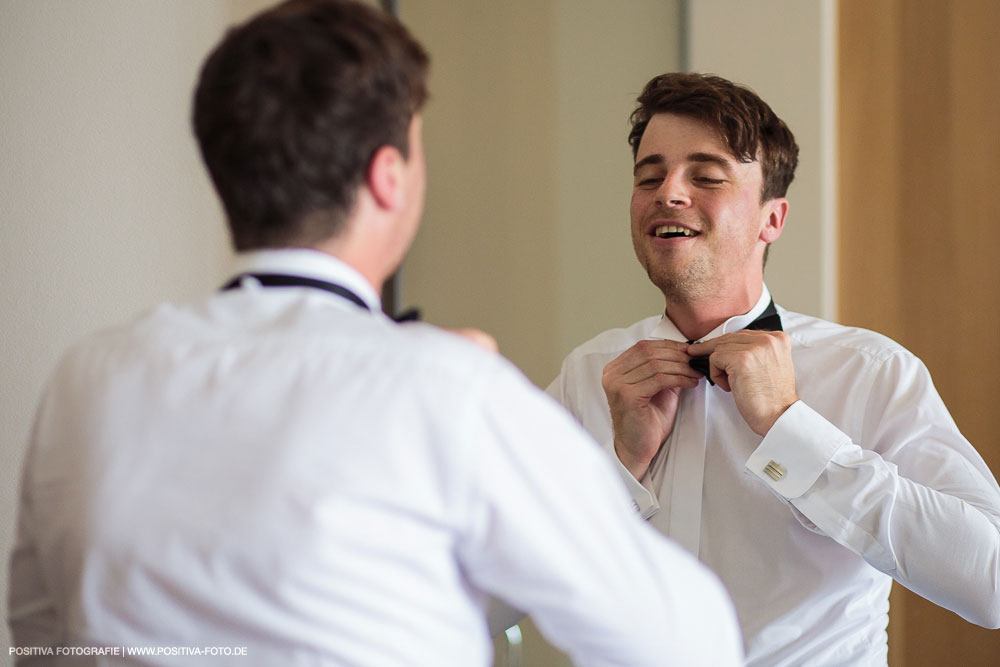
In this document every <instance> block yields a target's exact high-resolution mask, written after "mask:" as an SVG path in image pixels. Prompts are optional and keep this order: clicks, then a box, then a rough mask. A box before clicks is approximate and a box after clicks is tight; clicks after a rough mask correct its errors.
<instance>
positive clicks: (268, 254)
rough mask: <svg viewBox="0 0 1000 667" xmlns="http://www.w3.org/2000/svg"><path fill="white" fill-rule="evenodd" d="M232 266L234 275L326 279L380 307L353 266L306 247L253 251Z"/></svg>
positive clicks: (243, 255) (367, 283)
mask: <svg viewBox="0 0 1000 667" xmlns="http://www.w3.org/2000/svg"><path fill="white" fill-rule="evenodd" d="M233 266H234V269H235V272H236V274H241V273H278V274H283V275H292V276H303V277H307V278H316V279H318V280H326V281H328V282H332V283H336V284H338V285H341V286H343V287H346V288H347V289H349V290H351V291H352V292H354V293H355V294H357V295H358V296H359V297H361V300H362V301H364V302H365V303H366V304H367V305H368V307H369V308H371V310H372V312H379V311H381V310H382V299H381V298H380V297H379V295H378V293H377V292H376V291H375V288H373V287H372V286H371V283H369V282H368V281H367V280H366V279H365V277H364V276H362V275H361V274H360V273H359V272H358V271H357V269H355V268H354V267H352V266H351V265H350V264H348V263H346V262H344V261H343V260H340V259H337V258H336V257H334V256H332V255H328V254H327V253H325V252H320V251H319V250H310V249H306V248H288V249H281V250H255V251H252V252H245V253H240V254H238V255H236V259H235V261H234V265H233Z"/></svg>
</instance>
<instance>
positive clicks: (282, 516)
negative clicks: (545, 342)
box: [9, 0, 741, 667]
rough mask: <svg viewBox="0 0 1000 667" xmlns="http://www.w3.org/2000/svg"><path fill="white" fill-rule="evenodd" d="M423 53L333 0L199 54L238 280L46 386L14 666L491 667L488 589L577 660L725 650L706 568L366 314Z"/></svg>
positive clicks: (413, 207) (619, 493) (554, 448)
mask: <svg viewBox="0 0 1000 667" xmlns="http://www.w3.org/2000/svg"><path fill="white" fill-rule="evenodd" d="M427 63H428V59H427V56H426V54H425V53H424V51H423V49H422V48H421V46H420V45H419V44H418V43H417V42H416V41H415V40H414V39H413V38H412V37H411V36H410V35H409V33H408V32H407V31H406V30H405V28H404V27H403V26H402V25H401V24H399V23H398V22H397V21H396V20H395V19H393V18H392V17H390V16H388V15H385V14H383V13H382V12H379V11H378V10H375V9H373V8H371V7H367V6H365V5H364V4H361V3H355V2H349V1H347V0H301V1H292V2H288V3H285V4H282V5H279V6H278V7H275V8H274V9H271V10H269V11H266V12H264V13H262V14H260V15H259V16H257V17H255V18H254V19H252V20H250V21H248V22H247V23H245V24H243V25H241V26H239V27H237V28H235V29H233V30H231V31H230V32H229V33H228V34H227V35H226V36H225V38H224V39H223V40H222V42H221V43H220V44H219V45H218V46H217V47H216V49H215V50H214V51H213V53H212V54H211V55H210V56H209V58H208V60H207V61H206V63H205V65H204V67H203V69H202V72H201V77H200V80H199V83H198V86H197V90H196V94H195V102H194V126H195V132H196V134H197V137H198V141H199V145H200V147H201V151H202V155H203V158H204V161H205V163H206V165H207V167H208V170H209V172H210V174H211V176H212V180H213V182H214V184H215V187H216V189H217V191H218V193H219V195H220V198H221V200H222V202H223V205H224V208H225V212H226V217H227V219H228V223H229V226H230V231H231V236H232V240H233V243H234V245H235V247H236V249H237V250H238V251H239V256H238V262H239V264H240V271H239V272H238V274H237V276H236V277H235V278H234V279H233V280H232V281H231V282H230V283H229V284H228V285H227V286H226V288H225V289H223V290H219V291H217V292H215V293H213V294H211V295H210V296H208V297H206V298H204V299H201V300H199V301H196V302H193V303H188V304H180V305H178V304H163V305H161V306H159V307H157V308H155V309H154V310H152V311H151V312H150V313H148V314H147V315H145V316H143V317H141V318H139V319H138V320H137V321H136V322H134V323H132V324H129V325H125V326H121V327H118V328H113V329H110V330H108V331H104V332H101V333H99V334H97V335H93V336H90V337H88V338H87V339H85V340H84V341H82V342H81V343H79V344H78V345H77V346H75V347H74V348H73V350H72V351H71V352H70V353H69V354H68V355H67V356H66V357H65V358H64V359H63V360H62V362H61V363H60V364H59V366H58V368H57V370H56V372H55V374H54V376H53V377H52V378H51V380H50V382H49V384H48V387H47V390H46V392H45V395H44V397H43V399H42V402H41V405H40V407H39V410H38V414H37V417H36V422H35V427H34V430H33V434H32V437H31V442H30V447H29V451H28V454H27V458H26V462H25V468H24V473H23V478H22V479H23V481H22V491H21V506H20V513H19V529H18V541H17V545H16V547H15V550H14V553H13V555H12V558H11V582H12V590H11V597H10V615H9V619H10V624H11V628H12V631H13V636H14V641H15V646H16V647H17V648H18V649H19V651H20V654H21V655H22V656H28V657H30V656H32V655H37V656H39V657H40V658H41V661H40V662H42V663H49V662H58V660H57V658H58V657H59V656H60V654H64V653H67V652H69V653H71V654H72V655H79V654H82V653H86V652H87V650H89V652H90V653H97V652H99V651H103V652H105V653H104V656H103V657H100V658H89V659H88V660H89V661H92V662H97V663H99V664H118V663H126V664H131V663H133V662H137V661H139V660H140V659H139V658H137V657H130V656H133V654H132V653H129V652H127V651H135V650H137V649H143V650H145V651H146V654H145V656H144V657H143V658H142V661H143V663H144V664H185V665H187V664H202V663H205V664H215V663H219V662H224V663H232V664H254V665H300V664H310V665H312V664H325V665H378V666H380V667H381V666H384V665H406V666H413V665H427V666H433V667H440V666H442V665H461V666H466V665H484V664H487V663H488V662H489V660H490V656H491V653H492V647H491V643H490V639H489V636H488V633H487V630H486V624H485V621H484V616H483V607H484V604H485V596H486V594H487V593H492V594H494V595H497V596H499V597H501V598H503V599H505V600H507V601H509V602H511V603H512V604H514V605H516V606H518V607H519V608H522V609H524V610H526V611H527V612H529V613H531V614H533V615H534V616H535V618H536V620H537V623H538V626H539V627H540V628H541V629H542V631H543V632H544V633H545V634H546V635H547V636H548V637H549V638H550V639H551V640H552V641H553V642H554V643H555V644H556V645H557V646H560V647H561V648H563V649H564V650H566V651H567V652H569V653H570V654H571V655H572V656H573V659H574V660H575V661H576V662H577V664H580V665H662V664H676V665H706V666H710V665H736V664H738V663H739V662H740V657H741V647H740V641H739V636H738V630H737V628H736V623H735V617H734V615H733V613H732V608H731V605H730V603H729V600H728V597H727V596H726V594H725V592H724V591H723V589H722V587H721V586H720V585H719V584H718V581H717V579H716V578H715V577H714V575H712V574H711V573H710V572H709V571H708V570H707V569H706V568H704V567H703V566H702V565H700V564H699V563H697V561H696V560H695V559H693V558H691V557H690V556H689V555H688V554H686V553H684V552H683V551H682V550H680V549H679V548H677V547H675V546H673V545H671V544H670V543H669V542H668V541H667V540H664V539H662V538H661V537H660V536H658V535H656V534H655V531H652V530H650V529H649V528H648V527H646V526H644V525H642V522H641V521H640V520H639V518H638V517H636V516H634V514H633V513H632V512H631V511H630V510H629V508H628V496H627V494H626V493H624V490H623V489H622V487H621V482H620V480H618V479H617V478H616V475H615V473H614V470H613V469H612V468H611V467H610V466H608V463H607V461H606V460H605V458H604V457H603V455H602V454H601V453H600V451H599V449H598V448H597V447H596V446H594V445H593V443H592V441H590V439H589V438H588V437H587V435H586V434H585V433H584V431H583V430H582V429H580V428H579V426H578V425H576V424H575V423H574V422H573V420H572V419H571V418H570V417H569V416H568V415H566V414H565V412H564V411H563V410H561V409H560V408H558V406H556V405H555V404H554V403H553V402H552V401H551V400H550V399H548V397H546V396H544V395H543V394H542V393H541V392H538V391H537V390H536V389H534V388H532V387H531V385H530V383H529V382H528V381H527V380H526V379H525V378H524V377H523V376H521V375H520V374H519V373H517V372H516V371H515V369H514V368H513V367H512V366H511V365H510V364H509V363H507V362H506V361H505V360H503V359H502V358H501V357H500V356H499V355H496V354H493V353H492V352H489V351H486V350H483V349H481V348H480V347H477V346H476V345H474V344H472V343H469V342H468V341H465V340H462V339H461V338H458V337H456V336H454V335H451V334H448V333H445V332H442V331H439V330H437V329H434V328H432V327H429V326H426V325H419V324H416V325H407V326H405V327H403V326H398V325H397V324H395V323H394V322H392V321H391V320H389V319H388V318H386V317H385V316H383V315H382V314H381V312H380V308H379V306H380V304H379V297H378V294H379V290H380V288H381V286H382V283H383V281H384V280H385V279H386V277H387V276H389V275H390V274H391V273H392V272H393V271H394V270H395V269H396V268H397V266H398V265H399V263H400V261H401V260H402V258H403V256H404V254H405V252H406V250H407V248H408V247H409V245H410V242H411V241H412V239H413V236H414V234H415V232H416V229H417V226H418V223H419V219H420V215H421V210H422V205H423V198H424V189H425V167H424V156H423V151H422V146H421V115H420V111H421V108H422V106H423V102H424V100H425V97H426V92H425V80H426V70H427ZM581 481H582V482H583V485H582V486H581V485H580V483H581ZM581 488H585V489H586V493H585V494H583V495H581V494H580V492H579V491H580V489H581ZM203 647H215V648H216V649H218V650H219V651H218V652H216V653H215V654H212V655H210V656H209V657H204V656H202V657H200V658H199V657H192V656H191V655H189V654H188V653H185V651H191V650H194V649H199V648H203ZM119 649H121V650H122V651H126V653H124V654H121V653H119V654H118V655H117V656H116V655H115V653H114V652H115V651H117V650H119ZM151 649H152V650H155V651H157V652H154V653H153V654H152V655H151V654H150V653H149V650H151ZM74 651H75V653H73V652H74ZM109 654H110V655H109ZM213 656H214V657H213ZM74 664H76V663H74Z"/></svg>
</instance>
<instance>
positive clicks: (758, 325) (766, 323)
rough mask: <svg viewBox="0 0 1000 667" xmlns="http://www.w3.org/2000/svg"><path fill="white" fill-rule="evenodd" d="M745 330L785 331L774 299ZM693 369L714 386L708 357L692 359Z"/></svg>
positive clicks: (690, 363) (690, 362)
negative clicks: (709, 372)
mask: <svg viewBox="0 0 1000 667" xmlns="http://www.w3.org/2000/svg"><path fill="white" fill-rule="evenodd" d="M743 330H744V331H746V330H750V331H784V329H783V328H782V327H781V316H780V315H778V309H777V308H775V307H774V299H771V303H769V304H767V308H765V309H764V312H762V313H761V314H760V315H758V316H757V319H755V320H754V321H753V322H751V323H750V324H748V325H746V326H745V327H743ZM694 342H696V341H693V340H689V341H688V343H694ZM688 364H689V365H690V366H691V368H693V369H695V370H696V371H698V372H699V373H701V374H702V375H704V376H705V378H706V379H707V380H708V383H709V384H711V385H714V384H715V383H714V382H712V378H711V377H709V375H708V369H709V363H708V355H707V354H706V355H702V356H700V357H691V361H689V362H688Z"/></svg>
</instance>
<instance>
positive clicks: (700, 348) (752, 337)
mask: <svg viewBox="0 0 1000 667" xmlns="http://www.w3.org/2000/svg"><path fill="white" fill-rule="evenodd" d="M783 335H785V334H784V333H783V332H781V331H754V330H747V329H744V330H742V331H734V332H732V333H727V334H722V335H721V336H717V337H715V338H712V339H710V340H706V341H702V342H700V343H692V344H691V345H690V346H689V347H688V354H690V355H691V356H695V357H701V356H707V355H710V354H713V353H714V352H715V351H716V350H717V349H719V348H720V347H725V346H737V347H739V346H743V347H752V346H754V345H760V344H771V343H772V342H773V339H775V338H779V339H780V338H781V337H782V336H783Z"/></svg>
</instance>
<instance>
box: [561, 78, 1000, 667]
mask: <svg viewBox="0 0 1000 667" xmlns="http://www.w3.org/2000/svg"><path fill="white" fill-rule="evenodd" d="M631 121H632V130H631V133H630V135H629V143H630V145H631V147H632V151H633V157H634V184H633V191H632V202H631V208H630V213H631V229H632V241H633V245H634V248H635V252H636V255H637V257H638V259H639V262H640V264H641V265H642V266H643V268H645V269H646V272H647V273H648V275H649V278H650V280H651V281H652V282H653V284H655V285H656V286H657V287H658V288H659V289H660V290H661V292H662V293H663V296H664V299H665V302H666V308H665V314H663V315H657V316H655V317H650V318H648V319H645V320H642V321H640V322H637V323H636V324H634V325H632V326H631V327H629V328H627V329H613V330H610V331H606V332H605V333H603V334H600V335H599V336H597V337H595V338H594V339H592V340H590V341H589V342H587V343H584V344H583V345H582V346H580V347H579V348H577V349H576V350H574V351H573V352H572V353H571V354H570V355H569V356H568V357H567V358H566V360H565V361H564V363H563V367H562V371H561V373H560V375H559V377H558V378H556V380H555V381H554V382H553V383H552V385H551V386H550V387H549V389H548V391H549V392H550V393H551V394H552V395H553V396H555V397H556V398H557V399H558V400H559V401H560V402H562V403H563V404H564V405H565V406H566V407H567V408H569V409H570V411H571V412H573V413H574V415H575V416H576V417H577V418H578V419H579V420H580V421H581V423H582V424H583V426H584V427H585V428H586V429H587V430H588V431H590V433H591V434H592V435H593V436H594V437H595V438H596V439H597V440H598V441H599V442H602V443H603V444H604V446H605V448H606V449H607V451H608V452H609V454H612V455H613V458H614V460H615V461H616V462H617V463H618V465H619V468H620V472H621V474H622V476H623V477H624V478H625V480H626V484H627V485H628V486H629V488H630V490H631V492H632V495H633V499H634V502H635V505H636V508H637V510H638V511H639V512H640V513H641V515H642V516H643V517H645V518H647V519H648V520H649V522H650V523H651V524H653V525H654V526H655V527H656V528H657V529H658V530H659V531H660V532H662V533H664V534H666V535H669V536H671V537H674V538H675V539H677V540H678V541H679V542H680V543H681V544H683V545H684V546H685V547H687V549H688V550H690V551H691V552H692V553H693V554H695V555H697V556H698V557H699V558H700V559H701V561H702V562H704V563H705V564H706V565H708V566H709V567H711V568H712V569H713V570H715V572H716V573H717V574H719V576H720V577H721V579H722V581H723V583H724V584H725V585H726V586H727V588H728V590H729V592H730V594H731V595H732V596H733V599H734V602H735V604H736V608H737V615H738V616H739V618H740V622H741V626H742V629H743V634H744V639H745V649H746V653H747V660H748V664H750V665H760V666H764V665H767V666H776V665H787V666H793V665H795V666H798V665H844V666H848V665H850V666H851V667H856V666H858V665H885V664H886V660H887V657H886V655H887V637H886V633H885V628H886V624H887V621H888V595H889V588H890V584H891V582H892V579H895V580H897V581H899V582H900V583H901V584H903V585H904V586H906V587H907V588H910V589H911V590H913V591H915V592H917V593H919V594H920V595H922V596H924V597H926V598H928V599H929V600H931V601H933V602H935V603H937V604H939V605H941V606H943V607H946V608H948V609H951V610H952V611H955V612H956V613H958V614H960V615H961V616H962V617H963V618H966V619H967V620H969V621H971V622H973V623H976V624H979V625H983V626H986V627H991V628H996V627H998V626H1000V588H998V586H1000V584H998V580H1000V532H998V529H1000V489H998V487H997V482H996V480H995V479H994V477H993V475H992V474H991V473H990V471H989V469H988V468H987V467H986V465H985V463H984V462H983V460H982V459H981V457H980V456H979V455H978V453H977V452H976V451H975V450H974V449H973V448H972V446H971V445H970V444H969V443H968V442H967V441H966V440H965V438H963V437H962V435H961V434H960V433H959V432H958V429H957V428H956V426H955V424H954V422H953V421H952V419H951V417H950V416H949V414H948V412H947V410H946V409H945V407H944V405H943V403H942V402H941V399H940V398H939V396H938V395H937V393H936V391H935V389H934V387H933V385H932V383H931V379H930V376H929V374H928V372H927V370H926V368H925V367H924V366H923V364H922V363H921V362H920V361H919V360H918V359H917V358H916V357H914V356H913V355H912V354H911V353H909V352H908V351H907V350H905V349H903V348H902V347H901V346H899V345H898V344H896V343H894V342H893V341H891V340H889V339H887V338H885V337H884V336H881V335H879V334H876V333H873V332H870V331H865V330H862V329H855V328H848V327H843V326H839V325H836V324H832V323H830V322H825V321H822V320H819V319H817V318H814V317H809V316H806V315H801V314H799V313H792V312H789V311H786V310H784V309H783V308H780V307H776V306H775V305H774V304H773V301H772V300H771V296H770V294H769V292H768V290H767V287H766V286H765V285H764V282H763V267H764V261H765V258H766V253H767V248H768V245H769V244H770V243H772V242H774V241H775V240H777V239H778V237H779V236H780V234H781V231H782V228H783V225H784V223H785V217H786V215H787V212H788V201H787V200H786V199H785V193H786V190H787V188H788V185H789V184H790V183H791V181H792V178H793V175H794V171H795V167H796V164H797V160H798V147H797V145H796V144H795V140H794V138H793V136H792V134H791V132H790V131H789V130H788V128H787V127H786V126H785V124H784V123H783V122H782V121H781V120H780V119H779V118H778V117H777V116H775V114H774V113H773V111H772V110H771V109H770V108H769V107H768V106H767V104H765V103H764V102H763V101H762V100H761V99H760V98H759V97H758V96H757V95H756V94H754V93H753V92H751V91H750V90H748V89H746V88H744V87H741V86H737V85H735V84H733V83H732V82H730V81H726V80H725V79H722V78H719V77H715V76H708V75H698V74H665V75H662V76H658V77H655V78H654V79H652V80H651V81H650V82H649V83H648V84H647V85H646V87H645V89H644V90H643V92H642V94H641V95H640V96H639V98H638V105H637V108H636V110H635V112H634V113H633V114H632V117H631ZM694 341H698V342H694ZM706 375H707V377H706Z"/></svg>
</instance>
